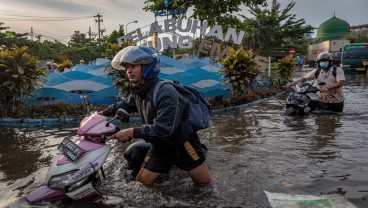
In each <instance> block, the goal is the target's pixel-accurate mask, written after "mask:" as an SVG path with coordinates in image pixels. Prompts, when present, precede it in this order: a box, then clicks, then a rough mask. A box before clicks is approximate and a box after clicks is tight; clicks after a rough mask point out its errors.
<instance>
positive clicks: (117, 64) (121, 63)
mask: <svg viewBox="0 0 368 208" xmlns="http://www.w3.org/2000/svg"><path fill="white" fill-rule="evenodd" d="M153 58H154V57H153V56H152V55H151V54H149V53H147V52H146V51H144V50H142V49H141V48H139V47H136V46H128V47H126V48H123V49H122V50H121V51H120V52H119V53H118V54H116V55H115V57H114V59H113V60H112V61H111V65H112V67H114V68H115V69H118V70H126V69H125V66H126V65H128V64H151V63H152V61H153Z"/></svg>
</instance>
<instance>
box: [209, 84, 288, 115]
mask: <svg viewBox="0 0 368 208" xmlns="http://www.w3.org/2000/svg"><path fill="white" fill-rule="evenodd" d="M280 92H282V88H281V87H280V86H278V85H275V86H271V87H268V88H265V87H264V88H259V89H257V90H255V89H254V90H248V91H246V92H244V93H242V94H239V95H238V96H231V97H230V98H223V97H214V98H210V99H209V100H208V101H209V103H210V104H211V108H212V109H222V108H226V107H231V106H238V105H241V104H246V103H250V102H253V101H257V100H259V99H263V98H267V97H270V96H274V95H276V94H278V93H280Z"/></svg>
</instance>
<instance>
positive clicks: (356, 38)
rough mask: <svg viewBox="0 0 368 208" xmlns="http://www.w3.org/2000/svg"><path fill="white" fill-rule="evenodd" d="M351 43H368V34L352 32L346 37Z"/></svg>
mask: <svg viewBox="0 0 368 208" xmlns="http://www.w3.org/2000/svg"><path fill="white" fill-rule="evenodd" d="M345 38H346V39H347V40H349V41H350V43H368V35H367V34H350V35H347V36H346V37H345Z"/></svg>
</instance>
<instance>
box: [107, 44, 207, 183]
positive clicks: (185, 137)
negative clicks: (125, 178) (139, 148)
mask: <svg viewBox="0 0 368 208" xmlns="http://www.w3.org/2000/svg"><path fill="white" fill-rule="evenodd" d="M111 64H112V66H113V67H114V68H115V69H118V70H119V69H120V70H124V71H125V73H126V77H127V79H128V80H129V81H130V83H131V86H132V94H131V95H130V96H129V97H127V98H125V99H124V100H123V101H120V102H117V103H115V104H112V105H110V106H109V108H108V109H106V110H104V111H103V112H100V113H101V114H103V115H105V116H111V115H114V114H115V113H116V111H117V110H118V109H121V108H122V109H124V110H126V111H127V112H128V113H132V112H138V113H139V115H140V117H141V118H142V121H143V125H141V126H140V127H135V128H128V129H124V130H121V131H119V132H117V133H116V134H114V135H112V136H110V137H109V138H108V139H117V140H119V141H121V142H127V141H130V140H132V139H133V138H136V139H143V140H144V141H145V142H146V143H149V144H150V145H151V146H150V149H149V151H148V153H147V155H146V157H145V159H144V162H143V164H142V167H141V168H140V170H139V172H138V174H137V176H136V180H137V181H139V182H141V183H143V184H144V185H152V184H153V183H154V182H155V179H156V178H157V177H158V176H159V175H160V174H161V173H166V172H168V171H169V170H170V169H171V167H172V166H173V165H175V166H177V167H178V168H180V169H181V170H184V171H186V172H187V174H188V175H189V176H190V177H191V179H192V181H193V183H194V184H195V185H205V184H209V183H210V182H211V176H210V173H209V170H208V166H207V163H206V158H205V155H204V152H203V149H202V145H201V143H200V140H199V137H198V135H197V133H196V132H195V131H192V132H188V131H186V130H187V129H188V128H187V127H186V126H185V125H188V123H186V122H183V121H184V120H185V111H186V101H185V98H184V97H183V95H181V94H180V93H178V91H177V90H176V89H175V87H174V86H173V85H171V84H163V85H162V86H161V87H160V90H159V91H158V93H157V102H156V103H157V106H154V105H153V101H152V91H153V89H154V87H155V85H156V84H157V83H158V82H159V80H160V79H159V78H158V74H159V73H160V59H159V55H158V53H157V52H156V51H155V50H154V49H153V48H150V47H146V46H128V47H126V48H124V49H122V50H121V51H120V52H119V53H118V54H117V55H116V56H115V57H114V59H113V60H112V62H111Z"/></svg>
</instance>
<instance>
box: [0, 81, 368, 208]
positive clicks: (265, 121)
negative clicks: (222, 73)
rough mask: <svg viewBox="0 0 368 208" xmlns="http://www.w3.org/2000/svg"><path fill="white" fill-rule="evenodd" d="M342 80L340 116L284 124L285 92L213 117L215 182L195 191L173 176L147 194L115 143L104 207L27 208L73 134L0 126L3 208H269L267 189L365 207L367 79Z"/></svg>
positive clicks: (178, 174)
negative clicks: (337, 196) (343, 200)
mask: <svg viewBox="0 0 368 208" xmlns="http://www.w3.org/2000/svg"><path fill="white" fill-rule="evenodd" d="M346 79H347V81H346V85H345V87H344V93H345V96H346V101H345V108H344V112H343V113H341V114H339V113H326V112H314V113H312V114H310V115H307V116H302V117H284V116H282V112H283V111H284V110H285V106H284V104H285V99H286V96H287V95H288V92H287V93H285V94H281V95H279V96H276V97H275V98H273V99H270V100H268V101H267V102H264V103H261V104H259V105H256V106H253V107H249V108H244V109H240V110H237V111H231V112H228V113H221V114H218V115H213V117H212V124H211V127H210V128H209V129H207V130H204V131H202V132H201V133H200V134H201V137H202V138H203V139H202V141H203V143H205V144H206V145H207V147H208V148H209V151H208V152H207V153H206V154H207V161H208V164H209V168H210V171H211V174H212V178H213V183H212V185H210V186H207V187H194V186H192V183H191V180H190V178H189V177H187V176H186V174H185V173H184V172H182V171H180V170H178V169H175V168H174V169H173V170H172V171H171V172H170V174H168V175H164V176H162V177H161V178H160V180H159V185H158V186H157V187H155V188H147V187H145V186H143V185H141V184H139V183H137V182H135V181H134V180H132V177H131V174H130V172H129V171H127V170H126V169H125V168H124V166H125V164H126V162H125V160H124V159H123V156H122V154H123V151H124V149H125V148H126V147H127V146H128V145H129V144H122V143H119V144H117V145H116V146H115V148H113V149H112V151H111V154H110V155H109V157H108V160H107V161H106V163H105V165H104V167H105V173H106V176H107V178H106V179H104V180H103V181H102V185H103V190H104V192H105V196H106V197H107V199H106V200H102V199H98V200H97V199H95V200H94V199H91V200H83V201H76V202H72V201H68V200H66V201H53V202H42V203H39V204H35V205H30V204H28V203H27V202H26V200H25V198H24V197H25V195H26V194H27V193H29V192H30V191H31V190H33V189H35V188H36V187H38V186H41V185H42V184H43V183H44V180H45V176H46V173H47V170H48V167H49V166H50V164H51V163H52V161H53V160H54V159H55V157H56V156H57V155H58V154H59V152H58V151H57V149H56V147H57V145H58V144H59V143H60V142H61V141H62V139H63V138H64V137H65V136H70V135H74V134H75V133H76V126H65V127H61V126H58V127H37V128H2V129H1V131H0V207H58V206H60V207H250V208H252V207H270V204H269V202H268V200H267V197H266V195H265V193H264V191H268V192H276V193H287V194H305V195H316V196H319V195H326V194H341V195H343V196H344V197H345V198H346V199H347V200H349V201H350V202H352V203H353V204H354V205H355V206H356V207H368V104H367V102H368V85H367V82H366V80H365V76H364V75H346ZM129 125H131V126H134V125H138V124H137V123H135V124H134V123H133V124H129Z"/></svg>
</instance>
